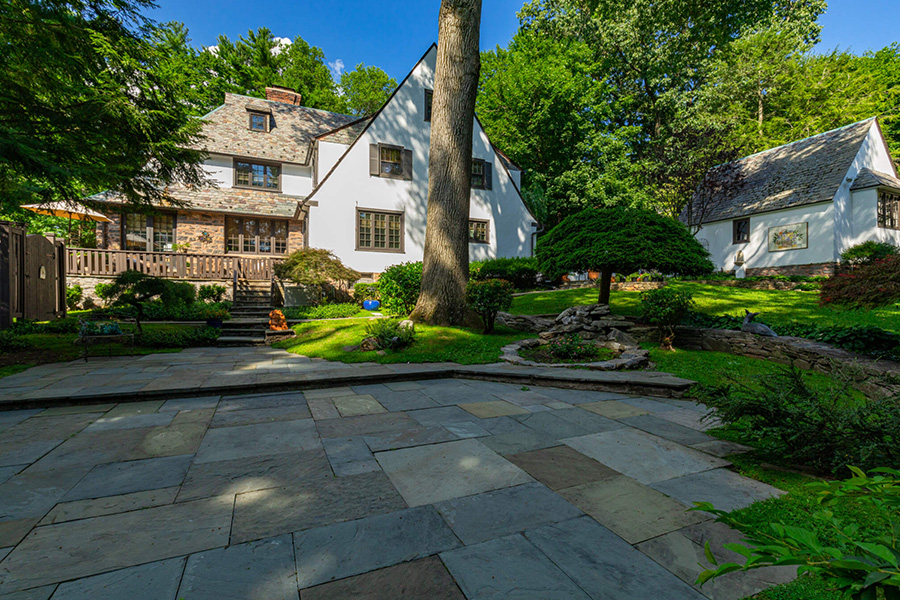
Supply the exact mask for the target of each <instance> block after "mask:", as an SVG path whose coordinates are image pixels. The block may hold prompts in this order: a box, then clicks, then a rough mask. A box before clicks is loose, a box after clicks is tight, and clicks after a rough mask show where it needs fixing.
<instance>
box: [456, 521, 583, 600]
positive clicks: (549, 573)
mask: <svg viewBox="0 0 900 600" xmlns="http://www.w3.org/2000/svg"><path fill="white" fill-rule="evenodd" d="M441 559H442V560H443V561H444V564H446V565H447V568H448V569H449V570H450V573H451V574H453V577H454V578H455V579H456V582H457V583H458V584H459V586H460V587H461V588H462V591H463V593H464V594H465V595H466V598H469V599H470V600H488V599H491V600H493V599H496V600H507V599H522V600H524V599H534V600H537V599H538V598H540V599H542V600H587V599H588V598H589V596H588V595H587V594H585V593H584V591H583V590H582V589H581V588H579V587H578V585H577V584H575V582H574V581H572V580H571V579H570V578H569V577H568V576H567V575H566V574H565V573H563V572H562V571H561V570H560V569H559V567H557V566H556V565H555V564H553V562H551V561H550V559H549V558H547V556H546V555H545V554H543V553H542V552H541V551H540V550H538V549H537V548H536V547H534V546H533V545H532V544H531V543H530V542H528V541H527V540H526V539H525V538H524V537H522V536H521V535H519V534H516V535H511V536H509V537H504V538H500V539H495V540H491V541H488V542H482V543H481V544H476V545H474V546H466V547H465V548H458V549H456V550H451V551H450V552H444V553H443V554H441Z"/></svg>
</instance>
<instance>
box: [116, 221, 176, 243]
mask: <svg viewBox="0 0 900 600" xmlns="http://www.w3.org/2000/svg"><path fill="white" fill-rule="evenodd" d="M122 239H123V240H124V242H123V247H124V249H125V250H137V251H141V252H150V251H152V252H171V251H172V245H173V244H174V243H175V215H173V214H158V215H138V214H127V215H123V219H122Z"/></svg>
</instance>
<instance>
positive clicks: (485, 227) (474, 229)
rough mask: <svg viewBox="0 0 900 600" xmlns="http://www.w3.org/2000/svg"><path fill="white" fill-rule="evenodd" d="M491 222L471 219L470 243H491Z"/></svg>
mask: <svg viewBox="0 0 900 600" xmlns="http://www.w3.org/2000/svg"><path fill="white" fill-rule="evenodd" d="M490 230H491V228H490V222H489V221H485V220H482V219H469V243H472V244H487V243H490Z"/></svg>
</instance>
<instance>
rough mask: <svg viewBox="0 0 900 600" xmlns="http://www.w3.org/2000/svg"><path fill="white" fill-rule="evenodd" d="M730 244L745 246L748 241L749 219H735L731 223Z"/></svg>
mask: <svg viewBox="0 0 900 600" xmlns="http://www.w3.org/2000/svg"><path fill="white" fill-rule="evenodd" d="M731 226H732V240H731V241H732V243H735V244H746V243H747V242H749V241H750V219H749V218H747V219H735V220H734V221H732V222H731Z"/></svg>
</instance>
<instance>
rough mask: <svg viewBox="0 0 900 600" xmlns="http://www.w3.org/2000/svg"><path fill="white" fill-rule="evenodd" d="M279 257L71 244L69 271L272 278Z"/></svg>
mask: <svg viewBox="0 0 900 600" xmlns="http://www.w3.org/2000/svg"><path fill="white" fill-rule="evenodd" d="M278 262H281V259H279V258H270V257H264V256H260V257H256V256H231V255H228V254H182V253H180V252H177V253H176V252H134V251H130V250H96V249H92V248H67V249H66V273H67V274H68V275H71V276H79V275H81V276H87V277H93V276H100V277H102V276H114V275H118V274H119V273H121V272H123V271H127V270H129V269H132V270H135V271H140V272H141V273H147V274H148V275H155V276H157V277H167V278H172V279H225V280H228V279H232V278H233V277H234V276H235V275H237V277H238V279H250V280H270V279H272V276H273V269H274V267H275V264H276V263H278Z"/></svg>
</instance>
